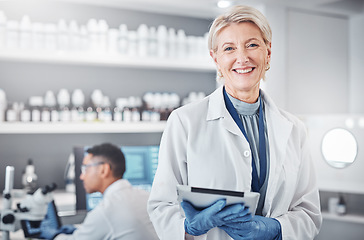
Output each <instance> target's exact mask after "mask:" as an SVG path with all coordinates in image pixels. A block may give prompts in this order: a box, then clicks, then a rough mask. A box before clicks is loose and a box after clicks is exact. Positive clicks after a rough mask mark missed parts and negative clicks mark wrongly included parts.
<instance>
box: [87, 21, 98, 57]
mask: <svg viewBox="0 0 364 240" xmlns="http://www.w3.org/2000/svg"><path fill="white" fill-rule="evenodd" d="M87 32H88V36H89V52H90V53H92V54H93V53H95V52H97V51H98V49H99V29H98V23H97V20H96V19H94V18H91V19H89V20H88V22H87Z"/></svg>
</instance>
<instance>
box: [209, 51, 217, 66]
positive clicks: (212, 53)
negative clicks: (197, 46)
mask: <svg viewBox="0 0 364 240" xmlns="http://www.w3.org/2000/svg"><path fill="white" fill-rule="evenodd" d="M210 56H211V58H212V59H213V60H214V62H215V64H216V65H217V58H216V53H215V52H214V51H213V50H210Z"/></svg>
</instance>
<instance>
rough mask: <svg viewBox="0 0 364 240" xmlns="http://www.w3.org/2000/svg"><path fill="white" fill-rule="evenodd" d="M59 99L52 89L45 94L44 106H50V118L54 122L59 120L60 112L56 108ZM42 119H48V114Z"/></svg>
mask: <svg viewBox="0 0 364 240" xmlns="http://www.w3.org/2000/svg"><path fill="white" fill-rule="evenodd" d="M56 105H57V101H56V97H55V95H54V93H53V92H52V91H50V90H48V91H47V92H46V93H45V95H44V106H45V107H46V108H48V110H49V112H50V120H51V121H52V122H58V121H59V112H58V110H57V109H56ZM42 121H47V120H46V116H45V117H44V120H43V117H42Z"/></svg>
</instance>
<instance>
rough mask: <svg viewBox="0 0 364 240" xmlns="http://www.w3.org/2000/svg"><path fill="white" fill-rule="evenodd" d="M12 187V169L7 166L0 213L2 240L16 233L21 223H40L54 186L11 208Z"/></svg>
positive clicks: (41, 190) (31, 195) (43, 189)
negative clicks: (11, 233)
mask: <svg viewBox="0 0 364 240" xmlns="http://www.w3.org/2000/svg"><path fill="white" fill-rule="evenodd" d="M13 185H14V167H13V166H7V167H6V174H5V188H4V192H3V208H2V210H1V212H0V220H1V221H0V231H2V232H3V233H2V235H3V240H9V239H10V232H15V231H18V230H19V229H20V228H21V222H22V221H42V220H43V218H44V216H45V215H46V214H47V209H48V204H49V203H50V202H51V201H53V190H54V189H56V185H55V184H54V183H53V184H52V185H51V186H48V185H47V186H45V187H43V188H39V189H38V190H36V191H35V192H34V193H32V194H27V195H26V197H25V198H24V199H23V200H21V201H20V203H17V208H16V209H11V208H12V190H13Z"/></svg>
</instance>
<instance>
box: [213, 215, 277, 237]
mask: <svg viewBox="0 0 364 240" xmlns="http://www.w3.org/2000/svg"><path fill="white" fill-rule="evenodd" d="M220 228H221V229H223V230H224V231H225V232H226V233H227V234H228V235H229V236H230V237H232V238H233V239H235V240H248V239H249V240H250V239H256V240H263V239H264V240H281V239H282V231H281V224H280V223H279V222H278V220H276V219H274V218H267V217H262V216H258V215H256V216H254V217H253V218H252V219H251V220H250V221H241V222H231V223H227V224H225V225H224V226H221V227H220Z"/></svg>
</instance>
